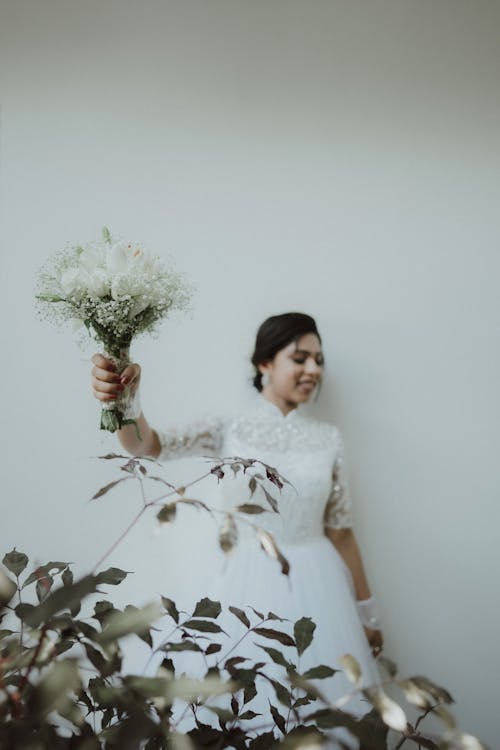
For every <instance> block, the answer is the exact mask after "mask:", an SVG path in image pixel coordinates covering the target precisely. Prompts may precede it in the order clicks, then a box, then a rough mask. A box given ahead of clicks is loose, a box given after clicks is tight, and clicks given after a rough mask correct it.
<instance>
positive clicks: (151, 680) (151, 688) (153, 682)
mask: <svg viewBox="0 0 500 750" xmlns="http://www.w3.org/2000/svg"><path fill="white" fill-rule="evenodd" d="M123 682H124V684H125V685H126V686H127V687H130V688H132V689H133V690H135V691H137V692H138V693H140V694H141V695H142V696H143V697H144V698H156V697H157V696H162V695H166V692H167V688H168V685H169V683H170V679H165V677H139V676H137V675H126V676H125V677H124V678H123Z"/></svg>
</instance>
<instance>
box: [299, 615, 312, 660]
mask: <svg viewBox="0 0 500 750" xmlns="http://www.w3.org/2000/svg"><path fill="white" fill-rule="evenodd" d="M315 629H316V624H315V623H314V622H313V621H312V620H311V618H310V617H301V618H300V620H297V622H296V623H295V625H294V627H293V634H294V636H295V642H296V644H297V651H298V652H299V654H303V653H304V651H305V650H306V648H307V647H308V646H309V645H310V644H311V642H312V639H313V633H314V631H315Z"/></svg>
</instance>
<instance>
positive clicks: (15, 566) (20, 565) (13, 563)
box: [2, 547, 29, 576]
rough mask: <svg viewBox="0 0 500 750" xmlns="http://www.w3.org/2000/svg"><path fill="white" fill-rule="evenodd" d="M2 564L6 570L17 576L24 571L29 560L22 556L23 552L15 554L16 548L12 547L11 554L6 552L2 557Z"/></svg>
mask: <svg viewBox="0 0 500 750" xmlns="http://www.w3.org/2000/svg"><path fill="white" fill-rule="evenodd" d="M2 562H3V564H4V565H5V567H6V568H7V570H10V572H11V573H14V575H15V576H18V575H20V573H22V572H23V570H24V569H25V567H26V565H27V564H28V562H29V558H28V556H27V555H25V554H24V552H17V550H16V548H15V547H14V549H13V550H12V551H11V552H8V553H7V554H6V555H5V556H4V558H3V560H2Z"/></svg>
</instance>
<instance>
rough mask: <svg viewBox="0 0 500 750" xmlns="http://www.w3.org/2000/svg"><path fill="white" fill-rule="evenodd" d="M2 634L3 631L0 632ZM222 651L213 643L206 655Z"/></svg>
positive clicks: (206, 650) (207, 649)
mask: <svg viewBox="0 0 500 750" xmlns="http://www.w3.org/2000/svg"><path fill="white" fill-rule="evenodd" d="M0 632H1V631H0ZM221 650H222V646H221V644H220V643H211V644H210V645H209V646H208V647H207V648H206V649H205V654H206V655H207V656H209V655H210V654H216V653H217V652H218V651H221Z"/></svg>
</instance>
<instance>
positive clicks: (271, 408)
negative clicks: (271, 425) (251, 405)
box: [257, 391, 302, 422]
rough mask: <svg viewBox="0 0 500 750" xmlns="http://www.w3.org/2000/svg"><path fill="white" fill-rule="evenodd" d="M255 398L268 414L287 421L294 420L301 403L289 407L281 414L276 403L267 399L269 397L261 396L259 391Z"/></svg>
mask: <svg viewBox="0 0 500 750" xmlns="http://www.w3.org/2000/svg"><path fill="white" fill-rule="evenodd" d="M257 398H258V403H259V406H260V408H261V409H262V410H263V411H265V412H266V413H267V414H269V415H270V416H275V417H277V418H279V419H282V420H283V421H287V422H288V421H291V420H294V419H296V418H297V417H298V416H299V412H300V407H301V405H302V404H297V406H296V407H295V408H294V409H290V411H289V412H288V414H283V412H282V411H281V409H280V408H279V406H276V404H274V403H273V402H272V401H269V399H267V398H266V397H265V396H263V395H262V393H261V392H260V391H259V392H258V393H257Z"/></svg>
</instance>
